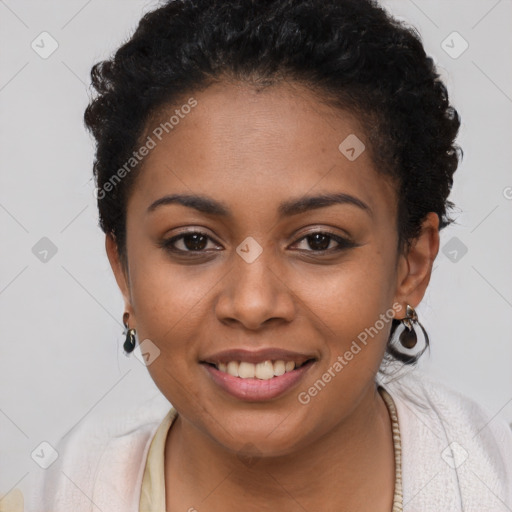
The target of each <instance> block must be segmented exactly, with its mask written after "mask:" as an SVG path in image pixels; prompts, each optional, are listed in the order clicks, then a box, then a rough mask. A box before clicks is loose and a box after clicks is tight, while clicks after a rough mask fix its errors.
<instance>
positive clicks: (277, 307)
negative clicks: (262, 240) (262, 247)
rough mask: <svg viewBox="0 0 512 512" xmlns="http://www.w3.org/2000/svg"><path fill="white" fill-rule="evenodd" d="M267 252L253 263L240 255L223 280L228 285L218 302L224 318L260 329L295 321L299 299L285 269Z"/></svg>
mask: <svg viewBox="0 0 512 512" xmlns="http://www.w3.org/2000/svg"><path fill="white" fill-rule="evenodd" d="M264 253H265V251H264V252H263V253H262V254H261V255H260V256H259V258H258V259H257V260H256V261H253V262H252V263H247V262H246V261H244V260H243V259H242V258H240V257H238V256H237V257H236V261H235V262H234V265H233V269H232V270H231V272H229V274H228V275H227V276H226V277H225V278H224V280H223V281H222V283H223V286H224V287H223V289H222V291H221V293H220V295H219V297H218V300H217V302H216V306H215V312H216V315H217V318H218V319H219V320H220V321H221V322H223V323H225V324H229V325H234V324H240V325H242V326H243V327H245V328H246V329H249V330H258V329H261V328H262V327H263V326H264V325H268V324H274V323H275V324H278V323H283V324H286V323H289V322H291V321H292V319H293V317H294V314H295V308H296V306H295V304H296V301H295V300H294V293H293V291H292V289H291V288H292V287H291V283H286V282H285V279H286V278H285V276H284V275H283V273H282V272H279V269H278V268H277V267H276V265H274V266H272V263H271V262H270V261H268V259H267V258H266V257H264Z"/></svg>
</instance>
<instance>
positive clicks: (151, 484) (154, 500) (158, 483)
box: [139, 386, 403, 512]
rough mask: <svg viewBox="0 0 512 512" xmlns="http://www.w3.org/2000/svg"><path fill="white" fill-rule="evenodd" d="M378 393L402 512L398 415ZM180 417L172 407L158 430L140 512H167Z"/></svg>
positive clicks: (395, 505) (396, 497)
mask: <svg viewBox="0 0 512 512" xmlns="http://www.w3.org/2000/svg"><path fill="white" fill-rule="evenodd" d="M378 390H379V392H380V394H381V396H382V398H383V400H384V402H385V404H386V406H387V408H388V411H389V417H390V418H391V425H392V430H393V445H394V452H395V490H394V496H393V508H392V511H391V512H402V507H403V503H402V502H403V499H402V456H401V453H402V449H401V441H400V429H399V426H398V416H397V413H396V407H395V403H394V402H393V399H392V398H391V395H390V394H389V393H388V392H387V391H386V390H385V389H384V388H382V387H380V386H379V388H378ZM177 416H178V412H177V411H176V409H174V408H172V409H171V410H170V411H169V413H168V414H167V416H166V417H165V418H164V420H163V421H162V423H161V424H160V426H159V427H158V429H157V431H156V433H155V436H154V437H153V440H152V441H151V445H150V447H149V451H148V457H147V460H146V467H145V470H144V476H143V478H142V489H141V495H140V502H139V512H165V465H164V464H165V441H166V439H167V433H168V432H169V429H170V428H171V425H172V423H173V422H174V420H175V419H176V417H177Z"/></svg>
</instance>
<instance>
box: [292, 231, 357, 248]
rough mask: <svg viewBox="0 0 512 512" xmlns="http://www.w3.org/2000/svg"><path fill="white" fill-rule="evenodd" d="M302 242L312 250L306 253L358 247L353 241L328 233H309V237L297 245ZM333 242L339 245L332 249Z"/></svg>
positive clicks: (305, 237) (300, 240)
mask: <svg viewBox="0 0 512 512" xmlns="http://www.w3.org/2000/svg"><path fill="white" fill-rule="evenodd" d="M300 242H304V243H305V244H306V245H308V246H309V247H310V248H311V249H312V250H309V251H308V250H307V249H306V252H336V251H341V250H343V249H350V248H352V247H357V244H356V243H355V242H353V241H352V240H349V239H348V238H345V237H342V236H339V235H335V234H334V233H329V232H326V231H316V232H314V233H309V234H308V235H306V236H304V237H302V238H301V239H299V240H298V241H297V242H295V244H298V243H300ZM332 242H335V243H336V244H338V245H337V246H334V247H332V245H331V244H332ZM301 250H302V249H301Z"/></svg>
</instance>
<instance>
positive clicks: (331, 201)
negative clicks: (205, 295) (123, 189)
mask: <svg viewBox="0 0 512 512" xmlns="http://www.w3.org/2000/svg"><path fill="white" fill-rule="evenodd" d="M170 204H180V205H182V206H185V207H187V208H193V209H195V210H197V211H199V212H201V213H206V214H209V215H216V216H219V217H225V218H232V217H233V215H232V213H231V211H230V210H229V208H228V207H227V206H226V204H225V203H222V202H220V201H216V200H215V199H212V198H210V197H207V196H201V195H193V194H172V195H167V196H164V197H161V198H160V199H157V200H156V201H154V202H153V203H151V205H149V207H148V209H147V213H151V212H153V211H155V210H156V209H157V208H159V207H161V206H165V205H170ZM337 204H348V205H352V206H356V207H358V208H360V209H361V210H363V211H365V212H366V213H368V214H369V215H370V216H371V217H373V212H372V209H371V208H370V206H368V205H367V204H366V203H365V202H364V201H362V200H361V199H359V198H357V197H354V196H351V195H349V194H345V193H341V192H340V193H334V194H320V195H316V196H305V197H300V198H298V199H291V200H288V201H285V202H283V203H281V204H280V205H279V208H278V210H277V211H278V213H279V215H280V217H291V216H293V215H298V214H300V213H304V212H307V211H310V210H316V209H318V208H325V207H327V206H333V205H337Z"/></svg>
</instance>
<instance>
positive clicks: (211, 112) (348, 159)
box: [130, 83, 395, 214]
mask: <svg viewBox="0 0 512 512" xmlns="http://www.w3.org/2000/svg"><path fill="white" fill-rule="evenodd" d="M188 105H194V106H193V107H192V108H190V107H188ZM148 138H149V139H151V141H152V144H151V145H152V146H154V147H153V148H152V149H151V150H150V151H149V154H148V155H147V156H146V157H145V158H144V160H143V161H142V169H141V172H140V175H139V176H138V178H137V181H136V184H135V191H134V193H133V194H132V196H131V198H130V201H131V202H132V203H133V206H134V207H136V208H138V209H142V208H144V207H145V208H147V207H148V206H149V204H151V203H152V202H153V201H155V200H157V199H158V198H159V197H161V196H163V195H165V194H172V193H197V194H202V195H208V196H213V197H216V198H218V199H219V200H221V201H223V202H225V203H231V204H233V205H234V208H236V206H237V205H238V206H242V205H243V204H244V203H245V204H246V205H248V204H250V208H251V212H252V214H254V213H256V212H259V211H261V212H263V211H269V210H272V209H273V208H274V207H275V208H276V209H277V205H278V203H281V202H282V201H283V199H285V198H287V197H299V196H303V195H306V194H310V193H314V192H319V191H321V192H324V193H325V192H328V191H331V192H341V193H347V194H351V195H355V196H357V197H358V198H360V199H361V200H362V201H364V202H366V203H369V204H371V206H372V209H374V210H375V211H376V213H382V212H388V213H389V211H390V210H391V213H392V214H394V204H395V192H394V188H393V187H392V186H391V184H390V183H389V180H388V179H386V178H385V177H384V176H383V175H382V174H381V173H378V172H376V169H375V165H374V162H373V161H372V158H371V155H370V151H369V150H368V143H367V140H366V134H365V133H364V130H363V127H362V125H361V123H360V122H359V120H358V119H357V118H356V117H355V116H354V115H353V114H351V113H349V112H348V111H342V110H339V109H334V108H332V107H329V106H327V105H326V104H325V103H323V102H322V101H320V100H319V98H318V97H316V96H315V93H314V92H312V91H310V90H308V89H306V88H304V87H302V86H300V85H297V84H289V83H282V84H279V85H274V86H271V87H267V88H263V89H258V88H257V87H255V86H253V85H249V84H240V83H218V84H215V85H212V86H210V87H209V88H207V89H206V90H203V91H200V92H197V93H193V94H190V96H183V97H182V98H181V100H180V102H176V103H175V104H173V105H172V106H166V107H165V108H161V109H160V110H159V111H158V112H157V113H156V114H155V115H154V116H153V117H152V119H151V121H150V122H149V123H148V125H147V127H146V133H145V134H144V137H143V139H144V141H146V140H149V139H148ZM365 146H366V148H365ZM246 209H247V208H246ZM239 213H241V214H243V213H244V212H242V211H241V212H239Z"/></svg>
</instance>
